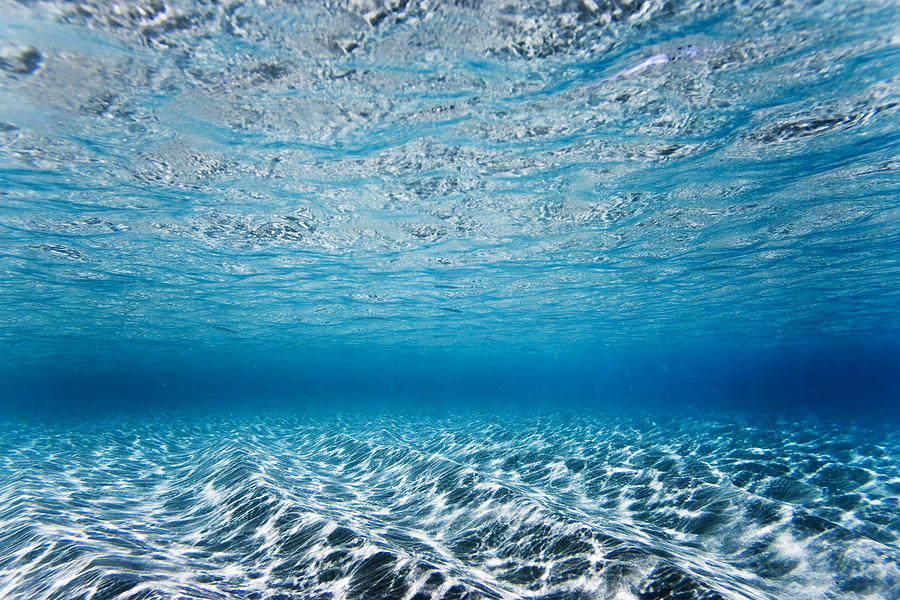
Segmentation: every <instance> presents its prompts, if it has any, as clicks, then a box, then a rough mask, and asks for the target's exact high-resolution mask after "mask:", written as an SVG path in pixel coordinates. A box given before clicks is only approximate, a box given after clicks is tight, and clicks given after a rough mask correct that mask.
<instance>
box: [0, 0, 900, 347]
mask: <svg viewBox="0 0 900 600" xmlns="http://www.w3.org/2000/svg"><path fill="white" fill-rule="evenodd" d="M2 15H3V16H2V18H0V39H2V42H0V43H2V46H0V177H2V182H3V186H2V188H3V189H2V194H3V196H2V207H3V208H2V211H0V228H2V232H3V233H2V235H3V241H4V243H3V249H2V255H0V269H2V270H0V274H2V278H0V289H2V293H3V296H4V302H3V303H2V305H0V322H2V323H3V327H2V329H0V340H2V342H3V344H4V347H5V348H6V349H8V350H7V351H8V352H12V353H13V354H16V355H21V354H25V355H28V356H30V357H32V358H34V357H47V358H49V359H60V358H62V355H66V353H61V352H60V351H59V348H60V343H59V342H60V340H64V341H65V342H67V343H68V347H69V348H70V351H71V349H72V348H76V347H77V348H84V347H97V346H100V345H102V346H103V347H105V348H116V350H117V351H118V352H134V349H135V348H140V349H141V352H157V351H159V349H160V348H164V349H171V348H172V347H173V345H177V344H184V343H189V344H192V345H193V346H194V347H197V348H207V349H223V348H227V347H230V346H231V345H233V344H240V345H242V347H246V348H256V349H262V348H266V347H271V346H272V345H288V346H295V345H305V346H319V347H323V346H329V345H332V344H335V343H337V344H342V345H346V344H351V345H352V344H362V345H380V346H409V345H423V346H427V347H430V348H456V349H459V348H464V347H469V348H477V347H483V346H484V345H486V344H494V345H499V346H502V345H505V344H509V343H511V342H512V343H515V344H518V343H520V342H523V341H527V342H528V343H531V344H534V345H538V346H540V345H548V344H557V345H558V344H568V345H571V346H578V345H584V344H592V343H597V342H601V343H603V344H612V345H615V344H619V343H645V342H654V341H659V340H661V339H667V338H670V337H672V336H676V335H677V336H687V337H689V338H691V339H697V340H701V341H702V340H704V339H707V338H716V337H721V336H741V337H742V338H743V339H747V340H758V341H760V343H762V344H766V343H772V342H774V343H778V342H779V341H783V340H788V339H795V338H804V339H806V338H810V339H815V338H816V337H817V336H820V335H828V336H844V335H859V334H862V335H868V336H874V337H883V338H887V339H890V338H891V337H892V336H894V335H895V334H896V333H897V330H898V326H900V323H898V316H897V315H898V314H900V313H898V311H897V310H895V309H896V307H897V306H898V300H900V293H898V292H900V286H898V284H897V281H898V279H900V278H898V258H900V253H898V251H897V249H898V243H897V242H898V223H900V219H898V215H900V213H898V194H897V191H898V190H897V187H898V186H897V181H898V179H897V171H898V165H900V162H898V160H900V159H898V154H897V137H898V133H897V132H898V123H900V119H898V117H897V114H898V80H897V73H898V56H900V54H898V52H900V50H898V44H900V31H898V28H897V26H896V22H897V20H898V19H897V16H898V9H897V5H896V3H895V2H891V1H885V2H880V1H865V2H849V3H844V2H768V1H763V0H760V1H746V2H730V1H721V2H714V1H709V2H663V1H658V0H646V1H643V2H640V1H637V0H634V1H630V0H621V1H619V0H616V1H605V0H604V1H601V0H597V1H593V0H584V1H582V2H574V1H563V0H557V1H553V2H549V3H546V4H545V3H536V4H533V5H532V4H527V3H519V2H491V1H483V2H479V1H473V2H437V1H435V2H430V1H424V0H423V1H415V2H413V1H411V2H406V1H400V0H388V2H386V3H382V2H379V1H377V0H358V1H356V0H352V1H347V2H340V1H337V2H326V3H322V2H280V1H277V0H275V1H271V2H249V1H248V2H240V1H238V2H230V3H221V4H220V3H217V2H194V3H191V2H177V1H176V2H162V1H155V0H154V1H149V2H143V3H141V2H136V3H128V2H126V3H106V2H91V1H85V2H55V3H54V2H30V1H29V2H24V1H23V2H9V1H7V0H4V2H3V4H2ZM23 340H24V341H26V343H23Z"/></svg>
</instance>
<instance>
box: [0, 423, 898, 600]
mask: <svg viewBox="0 0 900 600" xmlns="http://www.w3.org/2000/svg"><path fill="white" fill-rule="evenodd" d="M898 497H900V433H898V432H897V431H896V430H895V429H894V428H891V427H888V426H886V425H877V424H863V423H852V422H841V421H831V422H829V421H822V420H812V419H807V420H804V419H793V420H792V419H785V418H780V419H779V418H772V419H767V418H763V417H758V418H755V417H749V416H727V415H725V416H716V417H706V418H700V417H697V416H686V415H679V414H674V413H666V414H662V413H660V414H653V413H644V414H641V415H635V414H629V415H626V414H602V413H586V412H585V413H579V412H569V413H559V414H547V413H543V414H528V413H527V412H524V411H519V412H508V413H503V414H501V413H493V414H491V413H479V414H476V413H472V412H458V413H455V414H449V415H448V414H443V415H434V414H432V415H427V414H424V413H421V414H417V413H409V412H406V413H397V414H388V413H382V414H380V415H374V414H367V415H362V414H343V415H338V414H332V415H322V414H315V415H314V414H275V413H270V414H266V415H259V414H256V415H246V414H235V415H233V416H229V417H224V416H221V415H219V416H215V417H210V416H207V417H201V416H197V415H195V416H174V415H168V416H156V417H152V418H139V417H108V418H104V419H99V420H97V419H95V420H66V421H62V420H60V421H55V422H49V421H43V422H38V421H29V422H25V421H7V422H5V423H2V424H0V597H2V598H18V599H22V600H26V599H38V598H47V599H60V600H62V599H65V600H70V599H71V600H75V599H92V600H101V599H104V600H105V599H112V598H118V599H123V600H124V599H132V600H135V599H138V598H142V599H150V598H204V599H218V598H222V599H225V598H238V599H257V598H259V599H262V598H279V599H288V598H291V599H298V600H299V599H303V600H312V599H326V598H329V599H334V600H337V599H339V598H360V599H366V600H377V599H389V598H390V599H393V598H397V599H402V598H405V599H415V600H425V599H429V598H434V599H445V600H450V599H462V598H468V599H476V598H479V599H480V598H545V599H549V598H554V599H560V600H562V599H580V598H611V599H617V600H624V599H632V598H639V599H642V600H652V599H663V598H671V599H698V600H699V599H705V600H713V599H720V598H796V599H814V598H872V599H874V598H879V599H880V598H884V599H888V598H898V597H900V568H898V559H900V551H898V539H900V505H898Z"/></svg>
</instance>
